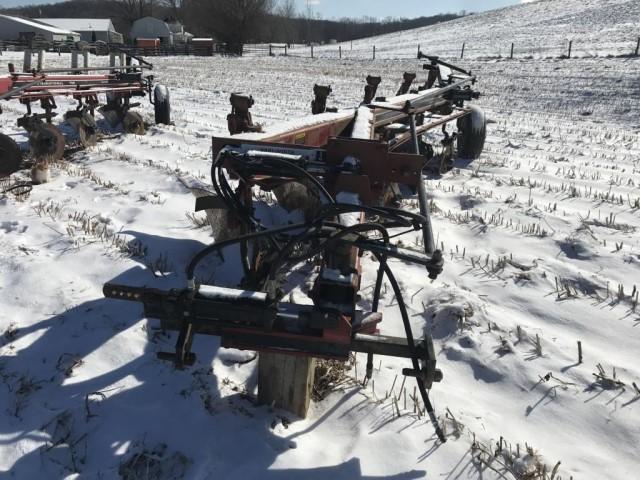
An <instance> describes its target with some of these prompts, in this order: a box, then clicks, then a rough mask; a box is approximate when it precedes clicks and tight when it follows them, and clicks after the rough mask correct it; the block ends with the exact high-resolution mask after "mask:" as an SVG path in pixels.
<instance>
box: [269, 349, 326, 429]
mask: <svg viewBox="0 0 640 480" xmlns="http://www.w3.org/2000/svg"><path fill="white" fill-rule="evenodd" d="M315 365H316V361H315V358H309V357H299V356H293V355H281V354H276V353H264V352H261V353H260V354H259V355H258V401H259V402H260V403H262V404H266V405H270V406H274V407H276V408H281V409H283V410H287V411H288V412H291V413H293V414H294V415H297V416H298V417H301V418H305V417H306V416H307V410H308V409H309V403H310V402H311V391H312V388H313V378H314V373H315Z"/></svg>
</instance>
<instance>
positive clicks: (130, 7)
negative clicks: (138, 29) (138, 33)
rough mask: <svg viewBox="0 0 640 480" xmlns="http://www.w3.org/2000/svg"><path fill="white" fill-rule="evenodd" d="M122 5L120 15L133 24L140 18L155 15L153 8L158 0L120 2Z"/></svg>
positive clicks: (124, 0)
mask: <svg viewBox="0 0 640 480" xmlns="http://www.w3.org/2000/svg"><path fill="white" fill-rule="evenodd" d="M118 3H119V4H120V14H121V16H122V17H123V18H124V19H125V20H126V21H127V22H129V23H133V22H135V21H136V20H138V19H139V18H142V17H147V16H151V15H153V7H154V6H155V5H156V4H157V3H158V1H157V0H118Z"/></svg>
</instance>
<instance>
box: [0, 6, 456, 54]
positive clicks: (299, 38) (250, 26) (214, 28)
mask: <svg viewBox="0 0 640 480" xmlns="http://www.w3.org/2000/svg"><path fill="white" fill-rule="evenodd" d="M0 13H5V14H8V15H19V16H25V17H29V18H39V17H42V18H56V17H61V18H111V19H112V21H113V24H114V26H115V27H116V30H117V31H119V32H120V33H122V34H124V36H125V38H126V37H127V36H128V33H129V30H130V28H131V25H132V24H133V22H134V21H135V20H137V19H139V18H142V17H146V16H153V17H156V18H160V19H163V20H165V21H173V20H177V21H180V22H182V24H183V25H184V26H185V30H187V31H188V32H191V33H193V34H194V35H195V36H197V37H214V38H216V39H217V40H219V41H222V42H226V43H227V44H229V45H242V44H245V43H289V44H291V43H297V44H300V43H305V44H310V43H325V42H328V41H330V40H336V41H338V42H344V41H349V40H356V39H358V38H365V37H370V36H374V35H382V34H386V33H393V32H397V31H401V30H407V29H411V28H418V27H424V26H427V25H433V24H435V23H439V22H444V21H447V20H452V19H455V18H458V17H459V16H460V15H457V14H450V13H447V14H441V15H435V16H431V17H419V18H411V19H408V18H395V17H394V18H391V17H389V18H385V19H383V20H379V19H376V18H373V17H369V16H364V17H361V18H357V19H354V18H341V19H338V20H327V19H323V18H321V17H320V16H319V15H317V14H315V13H314V12H313V10H312V9H307V10H305V11H298V10H297V9H296V6H295V2H294V0H67V1H66V2H62V3H56V4H46V5H32V6H25V7H17V8H5V9H0Z"/></svg>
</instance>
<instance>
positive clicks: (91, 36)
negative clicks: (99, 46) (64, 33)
mask: <svg viewBox="0 0 640 480" xmlns="http://www.w3.org/2000/svg"><path fill="white" fill-rule="evenodd" d="M38 21H39V22H43V23H46V24H48V25H52V26H54V27H57V28H62V29H65V30H72V31H74V32H77V33H79V34H80V37H81V38H80V39H81V40H83V41H85V42H95V41H97V40H101V41H103V42H107V43H122V42H123V37H122V34H121V33H118V32H117V31H116V29H115V27H114V26H113V23H112V22H111V20H110V19H109V18H39V19H38Z"/></svg>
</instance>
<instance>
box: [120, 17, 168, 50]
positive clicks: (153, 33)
mask: <svg viewBox="0 0 640 480" xmlns="http://www.w3.org/2000/svg"><path fill="white" fill-rule="evenodd" d="M130 37H131V39H132V40H133V41H134V42H135V40H136V39H137V38H159V39H160V43H162V44H163V45H173V33H172V32H171V29H170V28H169V25H167V24H166V22H163V21H162V20H160V19H158V18H154V17H143V18H140V19H139V20H136V21H135V22H133V26H132V27H131V33H130Z"/></svg>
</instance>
